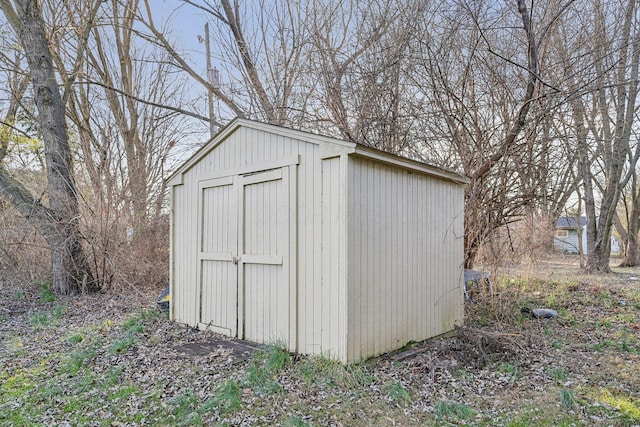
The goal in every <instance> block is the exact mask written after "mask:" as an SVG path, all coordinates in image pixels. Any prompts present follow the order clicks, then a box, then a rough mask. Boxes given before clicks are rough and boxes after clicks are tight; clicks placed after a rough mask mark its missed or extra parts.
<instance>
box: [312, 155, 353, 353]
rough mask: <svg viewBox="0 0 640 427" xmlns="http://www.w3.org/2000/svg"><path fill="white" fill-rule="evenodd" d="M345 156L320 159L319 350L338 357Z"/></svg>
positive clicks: (341, 347) (341, 346) (342, 331)
mask: <svg viewBox="0 0 640 427" xmlns="http://www.w3.org/2000/svg"><path fill="white" fill-rule="evenodd" d="M344 168H346V158H344V159H341V158H340V157H334V158H330V159H324V160H322V216H321V218H322V219H321V224H322V230H321V236H320V239H321V241H322V248H321V254H320V256H321V260H322V265H321V286H320V289H319V291H318V293H319V295H318V297H319V299H318V300H317V302H319V303H320V320H319V325H317V326H319V327H320V329H321V336H320V351H321V354H323V355H325V356H329V357H331V358H334V359H338V360H345V357H346V328H345V326H346V318H345V317H346V271H345V268H346V265H345V263H346V260H345V255H346V253H345V249H346V226H345V219H346V211H345V209H346V205H345V203H344V198H345V192H346V187H345V182H344V181H345V180H344V178H345V175H346V170H345V169H344Z"/></svg>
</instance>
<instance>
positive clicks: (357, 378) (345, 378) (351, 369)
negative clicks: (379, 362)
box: [298, 356, 373, 389]
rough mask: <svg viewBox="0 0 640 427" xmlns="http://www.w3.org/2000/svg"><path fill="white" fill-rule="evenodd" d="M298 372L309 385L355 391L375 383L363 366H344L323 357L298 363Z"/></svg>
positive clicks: (312, 357) (315, 357) (311, 357)
mask: <svg viewBox="0 0 640 427" xmlns="http://www.w3.org/2000/svg"><path fill="white" fill-rule="evenodd" d="M298 370H299V372H300V374H301V375H302V378H303V379H304V380H305V382H306V383H308V384H320V385H325V386H330V387H341V388H350V389H354V388H360V387H363V386H366V385H369V384H371V383H372V382H373V377H372V376H371V375H369V374H368V373H367V371H366V369H365V368H364V366H363V365H362V364H353V365H343V364H341V363H339V362H336V361H334V360H331V359H327V358H325V357H322V356H309V357H306V358H304V359H303V360H301V361H300V363H298Z"/></svg>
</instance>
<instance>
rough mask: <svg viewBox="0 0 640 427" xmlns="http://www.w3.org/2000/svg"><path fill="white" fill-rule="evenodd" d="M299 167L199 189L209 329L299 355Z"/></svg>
mask: <svg viewBox="0 0 640 427" xmlns="http://www.w3.org/2000/svg"><path fill="white" fill-rule="evenodd" d="M294 168H295V166H288V167H283V168H277V169H272V170H267V171H261V172H257V173H249V174H244V175H236V176H231V177H224V178H218V179H210V180H205V181H200V182H199V189H200V197H199V200H200V202H199V205H200V206H199V209H200V213H201V215H200V221H199V230H200V231H199V241H200V250H199V260H198V262H199V269H200V272H199V276H198V277H200V323H201V324H202V325H203V326H205V327H208V328H210V329H213V330H216V331H218V332H221V333H224V334H228V335H231V336H238V337H240V338H244V339H248V340H252V341H257V342H269V343H271V342H275V341H280V342H282V343H283V344H285V345H287V346H288V347H289V348H290V349H292V350H295V346H296V329H295V326H296V312H295V310H296V306H295V302H296V289H295V274H296V269H295V267H296V256H295V251H294V250H293V248H295V230H296V229H295V227H296V202H295V188H296V186H295V173H294V171H295V169H294Z"/></svg>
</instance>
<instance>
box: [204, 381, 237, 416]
mask: <svg viewBox="0 0 640 427" xmlns="http://www.w3.org/2000/svg"><path fill="white" fill-rule="evenodd" d="M241 406H242V392H241V390H240V386H239V385H238V383H237V382H236V381H234V380H229V381H227V382H225V383H224V384H223V385H221V386H220V387H219V388H218V389H217V390H216V392H215V395H214V397H213V398H211V399H209V400H208V401H207V402H206V403H205V405H204V407H203V411H207V412H208V411H209V410H210V409H214V408H215V409H216V410H217V411H218V412H219V413H220V414H227V413H230V412H233V411H236V410H237V409H239V408H240V407H241Z"/></svg>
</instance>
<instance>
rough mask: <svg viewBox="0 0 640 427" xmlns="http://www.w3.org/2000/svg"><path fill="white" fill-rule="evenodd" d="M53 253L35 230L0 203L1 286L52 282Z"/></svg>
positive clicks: (11, 209) (0, 201) (2, 202)
mask: <svg viewBox="0 0 640 427" xmlns="http://www.w3.org/2000/svg"><path fill="white" fill-rule="evenodd" d="M49 254H50V252H49V250H48V249H47V245H46V242H45V241H44V240H43V239H42V237H40V236H39V235H38V234H37V233H36V231H35V229H34V228H33V227H32V226H31V225H30V224H28V223H27V222H26V220H24V219H23V218H22V217H21V216H20V215H18V213H17V212H16V211H15V209H13V208H12V207H10V206H9V204H8V203H6V202H4V201H2V200H0V286H8V287H14V288H19V287H22V286H24V285H26V284H27V283H36V282H45V281H50V280H51V259H50V257H49Z"/></svg>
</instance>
